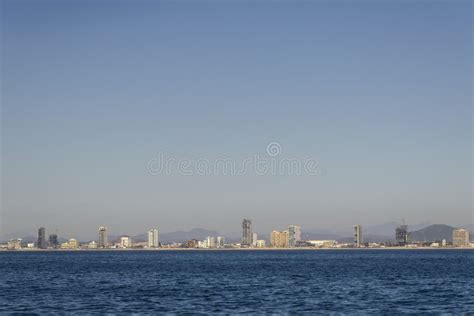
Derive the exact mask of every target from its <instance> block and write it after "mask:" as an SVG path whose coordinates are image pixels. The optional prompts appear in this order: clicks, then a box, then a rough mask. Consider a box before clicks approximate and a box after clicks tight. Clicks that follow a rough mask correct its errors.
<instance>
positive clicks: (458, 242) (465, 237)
mask: <svg viewBox="0 0 474 316" xmlns="http://www.w3.org/2000/svg"><path fill="white" fill-rule="evenodd" d="M468 245H469V231H467V230H465V229H455V230H453V246H454V247H466V246H468Z"/></svg>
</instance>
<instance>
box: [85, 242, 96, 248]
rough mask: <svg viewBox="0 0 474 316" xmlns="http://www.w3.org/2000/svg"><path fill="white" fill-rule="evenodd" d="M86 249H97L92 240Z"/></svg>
mask: <svg viewBox="0 0 474 316" xmlns="http://www.w3.org/2000/svg"><path fill="white" fill-rule="evenodd" d="M87 248H89V249H97V243H96V242H95V241H94V240H93V241H91V242H90V243H89V244H88V245H87Z"/></svg>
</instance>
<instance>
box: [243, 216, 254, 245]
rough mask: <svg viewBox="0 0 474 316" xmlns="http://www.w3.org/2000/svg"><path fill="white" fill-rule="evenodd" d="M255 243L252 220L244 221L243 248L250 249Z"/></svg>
mask: <svg viewBox="0 0 474 316" xmlns="http://www.w3.org/2000/svg"><path fill="white" fill-rule="evenodd" d="M252 242H253V233H252V220H250V219H244V220H243V222H242V246H244V247H250V246H251V245H252Z"/></svg>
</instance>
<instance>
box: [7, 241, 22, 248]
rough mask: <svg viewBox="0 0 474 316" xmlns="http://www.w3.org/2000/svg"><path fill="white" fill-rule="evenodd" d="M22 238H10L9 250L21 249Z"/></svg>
mask: <svg viewBox="0 0 474 316" xmlns="http://www.w3.org/2000/svg"><path fill="white" fill-rule="evenodd" d="M21 241H22V239H21V238H15V239H10V240H9V241H8V243H7V249H8V250H20V249H21Z"/></svg>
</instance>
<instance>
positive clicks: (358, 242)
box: [354, 225, 362, 248]
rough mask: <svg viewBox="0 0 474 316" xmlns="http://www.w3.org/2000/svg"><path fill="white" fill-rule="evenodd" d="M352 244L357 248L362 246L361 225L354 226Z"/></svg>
mask: <svg viewBox="0 0 474 316" xmlns="http://www.w3.org/2000/svg"><path fill="white" fill-rule="evenodd" d="M354 244H355V246H356V247H357V248H359V247H361V246H362V226H360V225H355V226H354Z"/></svg>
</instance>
